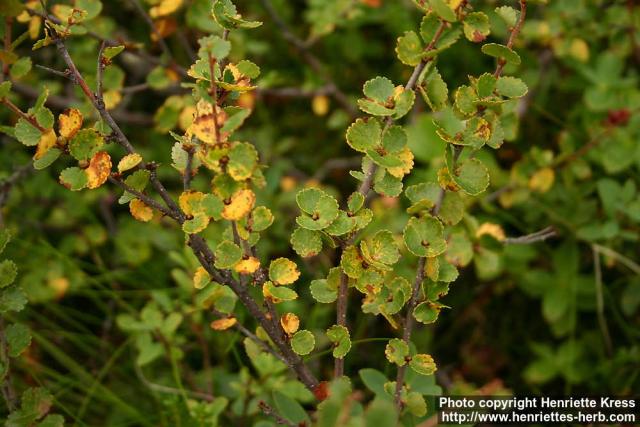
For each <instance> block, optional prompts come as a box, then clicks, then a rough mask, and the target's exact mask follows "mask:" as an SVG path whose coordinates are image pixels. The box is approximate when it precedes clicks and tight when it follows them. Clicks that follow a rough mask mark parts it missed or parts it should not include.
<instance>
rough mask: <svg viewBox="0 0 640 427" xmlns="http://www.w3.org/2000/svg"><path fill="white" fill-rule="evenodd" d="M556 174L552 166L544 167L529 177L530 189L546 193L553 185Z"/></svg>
mask: <svg viewBox="0 0 640 427" xmlns="http://www.w3.org/2000/svg"><path fill="white" fill-rule="evenodd" d="M555 177H556V174H555V172H554V171H553V169H551V168H542V169H540V170H539V171H537V172H536V173H534V174H533V175H532V176H531V178H530V179H529V189H531V190H532V191H537V192H538V193H546V192H547V191H549V190H550V189H551V187H552V186H553V182H554V181H555Z"/></svg>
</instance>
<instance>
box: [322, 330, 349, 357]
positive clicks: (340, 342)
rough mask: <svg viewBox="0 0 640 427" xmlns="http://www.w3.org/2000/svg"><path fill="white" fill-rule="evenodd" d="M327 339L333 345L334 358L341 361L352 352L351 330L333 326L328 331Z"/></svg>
mask: <svg viewBox="0 0 640 427" xmlns="http://www.w3.org/2000/svg"><path fill="white" fill-rule="evenodd" d="M327 338H329V341H331V342H332V343H333V357H335V358H336V359H341V358H343V357H344V356H346V355H347V353H349V350H351V338H350V336H349V330H348V329H347V328H345V327H344V326H342V325H333V326H332V327H330V328H329V329H327Z"/></svg>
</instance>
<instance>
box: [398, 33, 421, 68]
mask: <svg viewBox="0 0 640 427" xmlns="http://www.w3.org/2000/svg"><path fill="white" fill-rule="evenodd" d="M396 55H398V59H399V60H400V62H402V63H403V64H406V65H411V66H416V65H418V64H419V63H420V61H421V60H422V57H423V55H424V47H423V46H422V40H420V37H418V35H417V34H416V33H415V32H414V31H406V32H405V33H404V35H403V36H401V37H398V42H397V44H396Z"/></svg>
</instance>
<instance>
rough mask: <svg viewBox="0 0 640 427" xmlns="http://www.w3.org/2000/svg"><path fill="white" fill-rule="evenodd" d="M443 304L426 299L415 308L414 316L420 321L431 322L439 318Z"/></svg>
mask: <svg viewBox="0 0 640 427" xmlns="http://www.w3.org/2000/svg"><path fill="white" fill-rule="evenodd" d="M442 307H443V305H442V304H440V303H435V302H431V301H425V302H422V303H420V304H418V305H417V306H416V308H415V309H414V310H413V317H414V318H415V319H416V320H417V321H418V322H420V323H424V324H427V325H428V324H430V323H434V322H435V321H436V320H438V315H439V314H440V310H441V309H442Z"/></svg>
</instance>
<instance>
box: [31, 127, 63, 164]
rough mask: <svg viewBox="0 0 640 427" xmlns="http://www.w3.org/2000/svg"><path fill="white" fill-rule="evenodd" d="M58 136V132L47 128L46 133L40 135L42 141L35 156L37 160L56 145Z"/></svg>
mask: <svg viewBox="0 0 640 427" xmlns="http://www.w3.org/2000/svg"><path fill="white" fill-rule="evenodd" d="M57 140H58V138H57V137H56V133H55V132H54V131H53V129H49V130H47V131H46V132H45V133H43V134H42V136H40V141H39V142H38V148H37V149H36V154H35V156H33V158H34V159H35V160H38V159H39V158H41V157H42V156H44V155H45V153H46V152H47V151H49V150H50V149H52V148H53V147H55V145H56V141H57Z"/></svg>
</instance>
